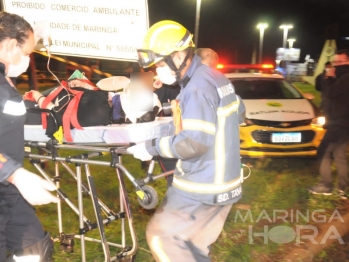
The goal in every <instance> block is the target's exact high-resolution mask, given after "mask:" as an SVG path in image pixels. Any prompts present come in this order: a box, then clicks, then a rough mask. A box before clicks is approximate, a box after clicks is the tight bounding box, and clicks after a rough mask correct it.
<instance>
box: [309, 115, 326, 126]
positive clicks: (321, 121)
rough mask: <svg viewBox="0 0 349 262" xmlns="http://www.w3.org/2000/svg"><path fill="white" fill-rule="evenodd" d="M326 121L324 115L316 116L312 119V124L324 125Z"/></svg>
mask: <svg viewBox="0 0 349 262" xmlns="http://www.w3.org/2000/svg"><path fill="white" fill-rule="evenodd" d="M325 123H326V119H325V117H324V116H319V117H317V118H314V119H313V120H312V121H311V124H312V125H314V126H323V125H324V124H325Z"/></svg>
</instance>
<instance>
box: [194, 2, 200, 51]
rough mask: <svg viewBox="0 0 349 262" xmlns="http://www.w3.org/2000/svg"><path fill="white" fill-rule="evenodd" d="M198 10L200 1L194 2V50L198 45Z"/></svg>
mask: <svg viewBox="0 0 349 262" xmlns="http://www.w3.org/2000/svg"><path fill="white" fill-rule="evenodd" d="M200 8H201V0H196V19H195V33H194V44H195V46H196V48H197V47H198V45H199V24H200Z"/></svg>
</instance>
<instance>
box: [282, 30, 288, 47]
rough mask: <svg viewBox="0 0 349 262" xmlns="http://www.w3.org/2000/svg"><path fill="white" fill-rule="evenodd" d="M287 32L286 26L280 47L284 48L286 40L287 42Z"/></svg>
mask: <svg viewBox="0 0 349 262" xmlns="http://www.w3.org/2000/svg"><path fill="white" fill-rule="evenodd" d="M287 33H288V28H286V27H285V28H284V41H283V43H282V47H283V48H286V42H287Z"/></svg>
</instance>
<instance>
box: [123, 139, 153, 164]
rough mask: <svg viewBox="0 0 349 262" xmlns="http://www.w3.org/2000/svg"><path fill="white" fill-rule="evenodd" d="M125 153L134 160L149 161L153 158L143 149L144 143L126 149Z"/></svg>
mask: <svg viewBox="0 0 349 262" xmlns="http://www.w3.org/2000/svg"><path fill="white" fill-rule="evenodd" d="M127 152H129V153H131V154H133V156H134V157H135V158H138V159H140V160H142V161H149V160H151V159H152V158H153V156H152V155H151V154H149V153H148V151H147V149H146V148H145V142H142V143H139V144H137V145H135V146H131V147H129V148H127Z"/></svg>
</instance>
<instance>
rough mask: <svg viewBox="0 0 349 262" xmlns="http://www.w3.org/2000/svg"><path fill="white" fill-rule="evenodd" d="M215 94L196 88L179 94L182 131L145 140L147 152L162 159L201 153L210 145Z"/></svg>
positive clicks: (194, 155)
mask: <svg viewBox="0 0 349 262" xmlns="http://www.w3.org/2000/svg"><path fill="white" fill-rule="evenodd" d="M215 97H217V95H216V96H215V95H213V94H210V93H208V94H207V93H204V92H203V91H202V90H200V89H194V90H192V92H186V95H185V96H184V97H181V105H184V106H182V108H181V110H182V112H181V113H182V131H181V132H179V133H178V134H177V135H173V136H168V137H162V138H160V139H155V140H151V141H147V142H146V147H147V150H148V152H149V153H150V154H151V155H154V156H155V155H160V156H162V157H165V158H179V159H182V160H185V159H191V158H195V157H198V156H201V155H203V154H205V153H206V152H207V150H208V148H209V147H210V146H211V145H213V144H214V139H215V132H216V126H215V124H216V119H217V117H216V116H217V107H218V99H216V100H215Z"/></svg>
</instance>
